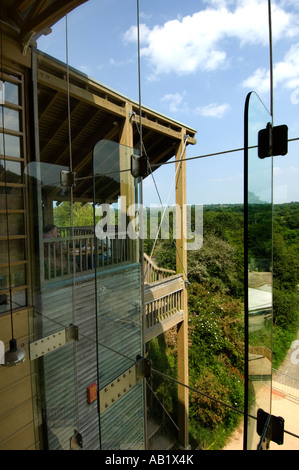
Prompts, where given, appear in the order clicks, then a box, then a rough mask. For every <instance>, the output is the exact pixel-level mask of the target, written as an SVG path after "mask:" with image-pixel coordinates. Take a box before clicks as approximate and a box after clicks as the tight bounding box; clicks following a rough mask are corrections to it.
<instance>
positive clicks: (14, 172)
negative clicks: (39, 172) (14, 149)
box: [0, 159, 22, 183]
mask: <svg viewBox="0 0 299 470" xmlns="http://www.w3.org/2000/svg"><path fill="white" fill-rule="evenodd" d="M21 178H22V167H21V163H18V162H14V161H10V160H2V159H0V181H1V182H6V183H21V182H22V180H21Z"/></svg>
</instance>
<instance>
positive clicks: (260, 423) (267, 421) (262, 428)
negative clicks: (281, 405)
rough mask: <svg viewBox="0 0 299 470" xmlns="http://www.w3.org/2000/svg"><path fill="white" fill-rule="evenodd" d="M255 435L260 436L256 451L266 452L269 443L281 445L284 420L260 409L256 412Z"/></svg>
mask: <svg viewBox="0 0 299 470" xmlns="http://www.w3.org/2000/svg"><path fill="white" fill-rule="evenodd" d="M256 427H257V429H256V430H257V433H258V435H259V436H261V439H260V442H259V444H258V446H257V450H268V448H269V445H270V441H273V442H276V444H279V445H282V444H283V437H284V419H283V418H281V416H274V415H270V414H269V413H266V412H265V411H264V410H262V409H261V408H260V409H259V410H258V412H257V426H256Z"/></svg>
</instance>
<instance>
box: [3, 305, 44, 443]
mask: <svg viewBox="0 0 299 470" xmlns="http://www.w3.org/2000/svg"><path fill="white" fill-rule="evenodd" d="M28 314H29V310H28V309H24V310H19V311H16V312H14V313H13V325H14V336H15V339H17V342H18V346H19V347H23V349H25V350H26V352H27V353H28ZM0 332H1V340H2V341H4V343H5V346H6V350H7V349H8V348H9V340H10V339H11V317H10V314H5V315H1V316H0ZM33 398H34V397H33V394H32V384H31V364H30V360H29V357H28V356H27V358H26V360H25V362H24V363H22V364H18V365H16V366H12V367H3V366H1V367H0V450H33V449H35V448H36V443H35V431H34V418H33Z"/></svg>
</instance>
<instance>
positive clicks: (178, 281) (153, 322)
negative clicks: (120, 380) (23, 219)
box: [43, 227, 184, 341]
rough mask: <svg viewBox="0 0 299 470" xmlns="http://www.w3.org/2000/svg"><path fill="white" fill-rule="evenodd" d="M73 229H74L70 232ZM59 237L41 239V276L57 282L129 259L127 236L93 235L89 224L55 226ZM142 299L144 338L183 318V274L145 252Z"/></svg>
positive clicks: (161, 331) (48, 280) (151, 336)
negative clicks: (161, 265)
mask: <svg viewBox="0 0 299 470" xmlns="http://www.w3.org/2000/svg"><path fill="white" fill-rule="evenodd" d="M72 232H73V233H72ZM58 233H59V237H57V238H45V239H43V246H44V279H45V281H46V283H49V282H57V281H60V280H63V279H67V278H68V277H71V276H72V274H73V273H74V272H75V273H76V275H78V276H80V275H84V274H88V273H89V272H92V271H93V270H94V269H95V268H105V267H109V266H117V265H120V264H121V263H127V262H129V261H130V240H129V239H128V238H120V237H119V238H118V237H117V236H116V237H115V238H110V237H106V238H103V239H101V240H99V239H97V238H95V237H94V233H93V228H92V227H76V228H74V229H73V230H72V231H71V229H70V228H69V227H63V228H60V229H59V230H58ZM144 273H145V283H144V285H145V287H144V303H145V316H146V338H145V340H146V341H149V340H150V339H152V338H154V337H155V336H158V335H159V334H161V333H163V332H164V331H166V330H168V329H169V328H171V327H173V326H175V325H176V324H178V323H179V322H181V321H182V320H183V315H184V312H183V303H182V293H183V287H184V281H183V276H182V275H181V274H176V272H175V271H173V270H170V269H163V268H160V267H158V266H157V265H156V264H155V262H154V261H153V260H151V259H150V258H149V257H148V256H147V255H146V254H144Z"/></svg>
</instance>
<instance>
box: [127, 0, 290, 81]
mask: <svg viewBox="0 0 299 470" xmlns="http://www.w3.org/2000/svg"><path fill="white" fill-rule="evenodd" d="M206 5H207V6H206V8H205V9H203V10H201V11H198V12H195V13H194V14H193V15H188V16H185V17H183V18H179V19H173V20H170V21H167V22H165V23H164V24H162V25H156V26H154V27H153V28H149V27H148V26H147V25H146V24H141V25H140V38H141V44H142V47H141V54H142V56H143V57H144V58H146V59H147V60H148V62H149V64H150V65H151V67H152V70H153V77H154V78H155V77H157V76H159V75H160V74H165V73H168V74H169V73H176V74H179V75H182V74H190V73H193V72H195V71H197V70H203V71H212V70H216V69H218V68H219V67H225V66H226V65H227V56H228V52H227V50H226V46H227V41H228V40H230V39H235V40H237V41H238V44H239V45H240V46H241V47H242V46H244V45H246V44H255V45H263V46H267V45H268V6H267V1H265V0H235V1H229V0H227V1H226V0H210V2H209V3H208V4H207V3H206ZM233 5H234V7H233ZM272 22H273V24H274V25H275V28H273V40H274V41H276V40H279V39H280V38H285V37H294V36H295V35H296V34H298V27H299V25H298V24H297V23H296V17H293V16H292V15H291V14H290V13H289V12H287V11H286V10H283V9H282V8H281V7H279V6H278V5H277V4H272ZM136 37H137V33H136V26H132V27H131V28H130V29H129V30H128V31H127V32H126V33H125V35H124V39H125V41H129V42H131V41H136Z"/></svg>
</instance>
